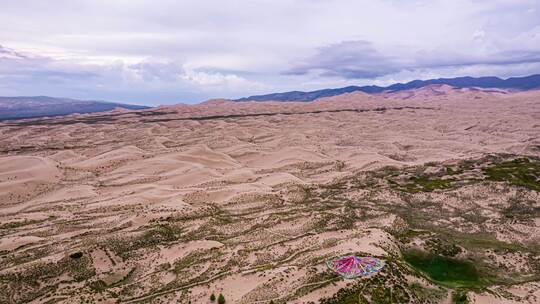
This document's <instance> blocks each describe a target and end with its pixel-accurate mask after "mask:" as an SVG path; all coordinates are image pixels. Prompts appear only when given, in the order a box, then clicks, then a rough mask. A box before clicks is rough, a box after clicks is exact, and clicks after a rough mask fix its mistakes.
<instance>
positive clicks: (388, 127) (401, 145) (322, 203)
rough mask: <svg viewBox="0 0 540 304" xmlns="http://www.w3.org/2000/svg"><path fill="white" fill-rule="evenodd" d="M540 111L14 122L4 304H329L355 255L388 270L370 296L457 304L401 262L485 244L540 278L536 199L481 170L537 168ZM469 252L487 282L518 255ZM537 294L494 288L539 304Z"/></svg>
mask: <svg viewBox="0 0 540 304" xmlns="http://www.w3.org/2000/svg"><path fill="white" fill-rule="evenodd" d="M539 99H540V92H521V93H512V92H506V91H502V90H478V89H456V88H451V87H448V86H429V87H425V88H422V89H417V90H409V91H400V92H397V93H392V92H386V93H381V94H377V95H368V94H364V93H360V92H355V93H350V94H344V95H340V96H333V97H329V98H322V99H320V100H317V101H315V102H310V103H299V102H232V101H227V100H213V101H208V102H205V103H202V104H200V105H177V106H170V107H160V108H158V109H151V110H144V111H140V112H120V111H116V112H108V113H101V114H99V115H92V114H89V115H78V116H69V117H62V118H51V119H48V120H45V121H44V120H27V121H10V122H6V123H1V124H0V147H2V149H1V151H3V152H1V153H2V154H1V155H0V222H1V224H0V228H1V229H0V237H1V240H0V254H1V255H0V290H2V294H1V295H0V302H2V303H4V302H6V303H25V302H30V303H45V302H46V301H49V300H50V301H59V302H64V303H79V302H81V301H87V302H92V301H104V302H105V301H109V302H110V301H113V300H112V299H116V300H119V301H121V302H126V303H129V302H149V303H158V302H160V301H161V303H170V302H180V303H188V302H189V301H191V303H208V297H209V296H210V293H212V292H214V293H216V294H218V293H223V294H224V295H225V297H226V299H227V303H269V302H270V300H273V301H274V303H285V302H286V303H308V301H314V302H317V301H319V300H320V299H321V298H329V297H331V296H332V295H334V294H336V293H337V292H338V291H339V290H340V288H352V287H351V286H352V284H348V282H347V281H343V280H341V279H340V278H338V277H337V276H336V275H335V274H333V273H331V272H329V271H328V270H327V268H326V266H325V264H324V262H325V261H326V260H327V259H328V258H331V257H335V256H339V255H343V254H349V253H355V254H363V255H373V256H378V257H381V258H385V259H388V261H389V262H388V263H389V264H388V268H387V269H386V270H385V271H384V272H383V274H381V276H380V277H378V278H379V279H380V281H377V280H375V279H374V280H371V279H369V278H366V279H361V280H358V281H355V282H357V283H358V284H360V285H359V286H362V288H365V290H366V292H369V293H375V292H376V290H374V289H370V288H372V286H379V285H376V284H383V285H384V284H386V285H384V286H379V287H378V288H379V289H377V290H389V289H391V290H393V292H398V291H399V290H402V291H403V290H405V291H406V293H407V296H409V297H410V299H411V302H414V303H427V302H429V303H439V302H444V301H446V300H448V299H450V298H451V297H452V294H453V293H454V292H455V290H453V289H451V288H447V287H445V286H442V287H440V286H439V285H437V284H435V283H433V282H432V281H429V280H427V279H426V278H425V277H424V276H422V275H420V274H419V272H415V271H412V270H411V269H410V266H407V265H408V264H405V263H404V262H403V261H402V260H401V255H400V251H402V250H405V249H406V248H408V246H416V247H419V248H424V249H426V248H428V247H429V246H428V245H429V244H431V243H429V242H430V240H431V241H433V240H434V239H436V238H439V239H444V240H452V239H454V238H457V237H458V236H459V237H462V236H463V235H468V233H472V232H475V233H476V234H474V237H480V236H484V234H485V235H488V236H489V238H488V239H486V240H484V239H482V242H481V243H480V245H477V246H495V245H497V246H502V248H510V249H512V250H517V251H519V252H520V254H522V255H523V256H524V258H523V259H528V260H527V261H529V260H530V261H532V262H530V263H529V264H530V265H529V264H527V263H525V264H523V265H521V266H519V267H522V269H521V268H519V267H518V265H517V264H516V265H515V267H514V266H513V265H510V266H508V270H507V271H508V273H512V274H513V275H514V276H519V274H520V273H521V274H527V275H530V276H533V275H535V274H536V275H537V274H538V273H537V272H535V271H536V270H534V261H537V260H538V255H537V254H536V253H535V251H534V250H533V249H531V248H533V247H530V246H531V245H530V244H531V243H532V244H536V243H537V242H539V241H540V240H538V236H535V235H534V234H535V233H536V234H537V231H538V225H539V223H540V222H539V221H538V219H537V218H535V219H532V220H525V219H523V218H522V213H520V212H522V210H525V211H526V212H529V213H531V214H537V213H534V212H536V211H535V210H537V209H535V208H538V202H539V201H540V197H538V192H537V191H535V190H531V189H529V188H526V187H525V188H524V187H523V186H516V185H512V184H508V183H506V184H505V183H503V182H496V181H492V180H487V179H486V177H485V176H484V175H482V174H483V173H482V172H483V171H482V170H483V169H482V167H480V166H484V165H485V164H484V163H482V160H483V159H484V157H488V156H489V157H493V158H494V159H498V158H495V156H497V157H500V158H501V159H503V160H506V159H507V158H506V157H529V158H531V159H536V158H535V157H540V123H539V121H540V103H539V102H538V100H539ZM509 155H510V156H509ZM489 159H490V158H489ZM462 160H470V162H471V163H473V164H474V165H470V164H468V163H465V164H464V165H463V164H462V165H458V164H461V162H460V161H462ZM490 161H491V160H490ZM493 162H495V161H493ZM387 166H392V168H393V169H389V168H388V167H387ZM459 166H461V167H459ZM475 166H479V167H475ZM392 170H394V171H392ZM531 170H532V169H531ZM448 172H451V173H448ZM421 174H430V175H429V176H430V177H432V178H439V177H440V178H441V179H443V178H444V180H442V181H441V180H439V179H437V180H436V181H435V182H433V181H432V183H431V184H430V183H429V182H430V181H429V180H428V181H426V180H422V179H421V178H420V177H418V176H420V175H421ZM449 174H450V175H449ZM414 178H417V179H414ZM456 180H457V181H456ZM413 181H417V182H419V183H421V182H425V183H427V184H425V185H424V186H425V187H428V188H429V187H435V189H428V190H430V191H424V190H426V189H425V188H418V189H417V188H415V187H417V186H418V185H415V184H414V183H413ZM460 182H461V183H463V184H459V186H456V187H450V188H449V189H446V188H444V187H446V186H447V185H448V183H449V184H452V183H460ZM407 183H409V184H407ZM410 183H413V184H410ZM437 187H441V188H443V189H439V188H437ZM522 202H527V204H529V205H524V206H521V205H519V206H521V207H520V208H522V209H519V208H517V207H516V208H517V209H516V210H514V209H512V208H513V207H512V206H515V204H521V203H522ZM513 204H514V205H513ZM509 210H510V211H509ZM525 211H523V212H525ZM509 212H515V213H509ZM535 216H536V215H535ZM417 217H420V218H417ZM533 217H534V216H533ZM407 225H408V226H407ZM414 225H425V226H414ZM428 225H434V226H436V228H437V229H435V228H434V227H433V226H428ZM402 226H405V227H408V228H402ZM400 227H401V228H400ZM399 229H405V230H403V231H405V232H407V231H409V233H410V235H412V236H407V237H405V236H401V235H400V234H399V233H398V232H396V231H401V230H399ZM407 229H409V230H407ZM430 229H431V230H430ZM411 231H412V232H411ZM422 231H424V232H425V231H427V232H426V234H422V233H423V232H422ZM441 231H446V233H447V234H444V236H441V234H440V233H441ZM405 232H403V233H405ZM424 236H425V237H426V238H427V239H422V237H424ZM428 236H429V237H428ZM471 238H472V237H471ZM468 241H469V242H472V241H471V240H469V239H468ZM426 244H428V245H426ZM464 244H465V245H464ZM467 244H469V245H470V244H471V243H467V242H463V243H460V246H461V248H463V252H462V253H460V255H458V256H457V257H458V258H464V257H468V256H475V257H477V258H482V259H484V260H482V261H483V263H484V264H487V265H491V264H493V263H496V262H497V261H499V260H503V259H504V257H506V254H509V253H505V251H504V250H502V249H500V248H498V251H496V250H494V249H493V248H491V247H490V248H484V247H481V251H475V250H478V248H479V247H474V246H471V247H467ZM486 244H487V245H486ZM524 248H525V249H524ZM428 249H429V248H428ZM430 250H431V249H430ZM487 252H489V253H487ZM491 256H494V257H496V258H497V259H498V260H497V261H496V260H489V259H491ZM484 264H482V263H478V264H477V265H484ZM505 267H506V266H505ZM46 274H48V275H46ZM15 277H16V278H17V280H14V279H13V278H15ZM367 282H369V283H367ZM377 282H379V283H377ZM381 282H382V283H381ZM391 282H393V283H391ZM396 282H399V284H401V285H400V286H401V288H402V289H399V290H398V288H397V287H396V285H395V284H398V283H396ZM414 282H416V283H418V282H421V284H420V285H418V286H417V285H414V286H416V288H424V289H422V291H426V290H427V291H426V292H425V293H421V292H417V293H415V292H413V291H412V290H413V288H412V287H411V284H413V283H414ZM392 284H393V285H392ZM534 284H538V283H537V282H536V281H535V282H531V283H530V284H529V285H527V284H524V285H523V286H521V285H519V286H521V287H520V288H523V290H524V291H523V290H518V289H517V287H512V285H511V284H510V285H508V286H498V287H497V288H499V289H497V288H495V287H494V286H491V285H490V286H489V287H488V288H489V290H490V292H491V293H493V294H495V293H496V294H498V297H499V298H501V297H503V296H504V295H508V293H511V294H512V295H514V296H515V297H517V298H519V299H520V300H519V301H521V302H522V303H535V301H537V300H538V299H539V298H538V296H536V294H535V293H534V288H535V286H537V285H534ZM437 290H442V291H439V293H440V294H444V295H443V296H441V298H429V299H428V298H426V297H427V295H430V294H435V295H437V294H439V293H437V292H435V291H437ZM351 292H354V290H353V291H351ZM520 292H521V293H522V292H525V295H520ZM529 292H530V294H533V295H534V296H530V297H527V295H528V294H529ZM394 294H395V293H394ZM469 294H470V297H469V299H471V300H474V299H476V300H475V301H477V302H478V303H482V302H486V301H488V302H489V301H491V300H493V298H490V297H491V294H489V293H476V291H474V290H472V289H471V290H470V291H469ZM53 298H54V299H55V300H53ZM517 298H516V299H517ZM116 300H115V301H116ZM493 301H494V300H493ZM519 301H517V302H519ZM394 302H395V301H394Z"/></svg>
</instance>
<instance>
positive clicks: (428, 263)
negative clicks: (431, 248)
mask: <svg viewBox="0 0 540 304" xmlns="http://www.w3.org/2000/svg"><path fill="white" fill-rule="evenodd" d="M403 258H404V259H405V261H406V262H407V263H409V264H410V265H411V266H412V267H414V268H416V269H417V270H420V271H421V272H423V273H425V274H426V275H427V276H429V277H430V278H431V279H432V280H434V281H437V282H440V283H441V284H443V285H448V286H452V287H474V286H478V285H481V278H480V274H479V272H478V270H477V268H476V267H475V266H474V264H473V263H472V262H470V261H466V260H459V259H454V258H449V257H445V256H440V255H435V254H431V253H427V252H423V251H419V250H410V251H406V252H404V253H403Z"/></svg>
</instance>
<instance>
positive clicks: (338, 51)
mask: <svg viewBox="0 0 540 304" xmlns="http://www.w3.org/2000/svg"><path fill="white" fill-rule="evenodd" d="M532 63H540V46H539V47H538V50H530V49H509V50H505V51H497V52H488V53H483V54H476V53H475V52H474V51H470V52H462V53H458V52H451V51H448V50H445V49H437V50H431V51H424V50H420V51H417V52H416V53H412V54H409V55H408V56H407V57H405V58H397V57H392V56H390V55H387V54H384V53H383V52H381V51H378V50H377V49H375V48H374V47H373V46H372V45H371V44H370V43H369V42H367V41H362V40H359V41H345V42H342V43H337V44H331V45H328V46H324V47H321V48H319V49H318V50H317V52H316V54H315V55H314V56H311V57H308V58H306V59H304V60H301V61H299V62H297V63H295V64H294V66H293V67H292V68H291V69H289V70H286V71H285V72H284V74H286V75H306V74H310V73H316V74H317V75H318V76H322V77H324V76H328V77H342V78H345V79H373V78H377V77H381V76H386V75H391V74H395V73H399V72H401V71H403V70H419V69H439V68H448V67H462V66H475V65H494V66H506V65H517V64H532ZM538 72H540V71H538Z"/></svg>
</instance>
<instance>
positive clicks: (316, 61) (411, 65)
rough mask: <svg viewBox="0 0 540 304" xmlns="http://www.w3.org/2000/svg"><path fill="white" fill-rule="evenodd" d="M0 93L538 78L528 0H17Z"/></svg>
mask: <svg viewBox="0 0 540 304" xmlns="http://www.w3.org/2000/svg"><path fill="white" fill-rule="evenodd" d="M0 19H1V20H3V22H2V23H0V95H54V96H67V97H75V98H91V99H109V100H117V101H123V102H135V103H145V104H161V103H174V102H195V101H202V100H205V99H207V98H213V97H239V96H244V95H251V94H256V93H263V92H274V91H284V90H293V89H300V90H311V89H318V88H325V87H335V86H344V85H350V84H358V85H363V84H371V83H374V84H379V85H384V84H389V83H392V82H396V81H408V80H412V79H416V78H420V79H426V78H432V77H452V76H461V75H471V76H482V75H495V76H501V77H507V76H518V75H526V74H532V73H540V4H539V2H538V1H536V0H530V1H529V0H515V1H510V0H491V1H487V0H455V1H443V0H432V1H427V0H417V1H414V2H412V1H407V2H404V1H394V0H382V1H367V0H342V1H337V0H324V1H323V0H313V1H310V0H291V1H269V0H253V1H241V0H231V1H227V4H224V3H221V2H215V1H200V0H199V1H195V0H185V1H173V0H156V1H132V0H130V1H128V0H118V1H105V0H58V1H38V0H19V1H10V2H7V3H3V4H2V10H0Z"/></svg>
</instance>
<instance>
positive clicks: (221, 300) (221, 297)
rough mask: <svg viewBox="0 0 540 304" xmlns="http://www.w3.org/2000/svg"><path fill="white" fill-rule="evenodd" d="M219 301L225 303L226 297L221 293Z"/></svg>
mask: <svg viewBox="0 0 540 304" xmlns="http://www.w3.org/2000/svg"><path fill="white" fill-rule="evenodd" d="M217 302H218V304H225V297H224V296H223V295H222V294H219V296H218V298H217Z"/></svg>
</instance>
